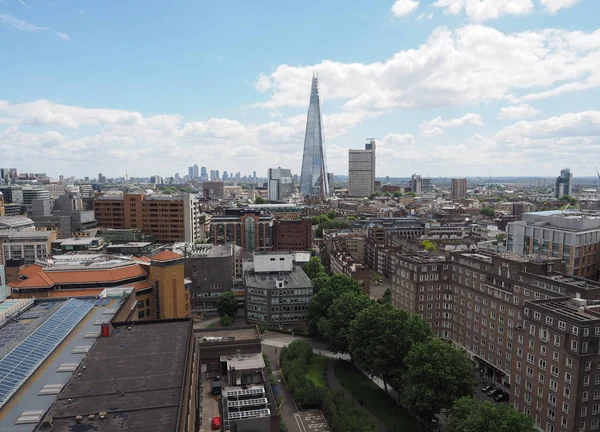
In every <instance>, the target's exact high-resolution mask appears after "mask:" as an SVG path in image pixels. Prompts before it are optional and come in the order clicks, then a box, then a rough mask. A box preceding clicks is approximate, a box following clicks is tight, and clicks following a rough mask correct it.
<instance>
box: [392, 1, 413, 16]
mask: <svg viewBox="0 0 600 432" xmlns="http://www.w3.org/2000/svg"><path fill="white" fill-rule="evenodd" d="M418 7H419V2H418V1H417V0H396V1H395V2H394V4H393V5H392V13H393V14H394V16H397V17H403V16H406V15H410V14H411V13H413V12H414V11H416V10H417V8H418Z"/></svg>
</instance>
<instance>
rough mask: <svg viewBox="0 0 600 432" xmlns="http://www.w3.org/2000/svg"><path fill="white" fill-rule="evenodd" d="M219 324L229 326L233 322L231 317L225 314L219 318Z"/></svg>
mask: <svg viewBox="0 0 600 432" xmlns="http://www.w3.org/2000/svg"><path fill="white" fill-rule="evenodd" d="M219 324H221V326H222V327H229V326H231V325H232V324H233V318H231V317H230V316H229V315H227V314H225V315H223V316H222V317H221V319H220V320H219Z"/></svg>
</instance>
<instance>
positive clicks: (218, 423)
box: [211, 416, 221, 429]
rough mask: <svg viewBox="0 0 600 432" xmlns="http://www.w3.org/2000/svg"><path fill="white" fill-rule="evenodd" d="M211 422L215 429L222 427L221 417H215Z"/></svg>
mask: <svg viewBox="0 0 600 432" xmlns="http://www.w3.org/2000/svg"><path fill="white" fill-rule="evenodd" d="M211 424H212V428H213V429H221V417H219V416H217V417H213V419H212V423H211Z"/></svg>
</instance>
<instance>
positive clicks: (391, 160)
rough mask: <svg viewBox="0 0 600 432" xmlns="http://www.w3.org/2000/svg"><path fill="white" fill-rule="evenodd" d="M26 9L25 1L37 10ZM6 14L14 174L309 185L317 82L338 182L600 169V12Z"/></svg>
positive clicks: (443, 4)
mask: <svg viewBox="0 0 600 432" xmlns="http://www.w3.org/2000/svg"><path fill="white" fill-rule="evenodd" d="M23 2H24V3H23ZM23 2H21V1H19V0H0V47H1V49H0V165H2V166H10V167H17V168H18V169H19V170H20V171H35V172H39V171H43V172H47V173H48V174H49V175H51V176H55V177H57V176H58V175H59V174H65V175H76V176H85V175H88V176H96V175H97V173H98V172H102V173H103V174H104V175H107V176H118V175H122V174H123V172H124V168H123V167H124V164H125V163H124V161H125V158H126V157H127V158H128V160H129V161H134V162H131V164H132V165H133V169H134V170H135V173H136V175H144V176H149V175H152V174H161V175H163V176H170V175H174V174H175V173H176V172H179V173H180V174H182V175H183V174H185V173H186V172H187V166H188V165H190V164H193V163H197V164H198V165H201V166H207V167H208V168H209V169H220V170H221V171H223V170H227V171H241V172H242V173H250V172H251V171H254V170H256V171H257V172H259V173H263V172H264V173H266V170H267V168H269V167H271V166H274V165H276V164H277V163H279V164H280V165H281V166H283V167H289V168H291V169H292V170H293V171H294V172H296V173H298V172H299V169H300V164H301V152H302V146H303V134H304V121H305V116H306V108H307V104H308V96H309V91H310V77H311V75H312V72H313V71H315V70H316V71H317V72H318V74H319V79H320V88H321V99H322V111H323V115H324V129H325V130H324V133H325V139H326V149H327V156H328V163H329V170H330V171H333V172H334V173H336V174H345V173H346V171H347V150H348V149H349V148H359V147H361V146H362V145H363V143H364V140H365V138H366V137H374V138H376V139H377V140H378V143H379V147H378V164H377V170H378V175H390V176H409V175H410V174H412V173H413V172H416V173H420V174H423V175H430V176H438V175H439V176H456V175H488V173H489V171H492V173H493V175H495V176H501V175H540V176H553V175H556V173H557V172H558V171H559V170H560V169H561V168H563V167H565V166H570V167H571V169H572V171H573V172H574V173H575V175H576V176H577V175H582V176H584V175H585V176H588V175H594V173H595V171H594V166H595V165H597V164H600V145H599V144H600V140H599V139H598V136H599V135H600V111H598V105H597V101H598V100H599V96H600V90H599V87H600V30H598V25H599V24H598V21H597V17H598V16H600V2H598V1H596V0H420V1H417V0H398V1H394V0H385V1H384V0H377V1H362V0H360V1H352V2H348V1H347V0H346V1H337V0H328V1H326V2H323V1H303V2H282V1H276V0H273V1H266V0H262V1H261V0H257V1H253V2H247V1H217V2H215V1H213V2H208V1H203V0H195V1H179V2H176V4H171V3H173V2H164V1H153V0H149V1H145V2H141V1H133V0H129V1H123V0H121V1H103V2H92V1H83V0H79V1H77V0H69V1H50V0H23Z"/></svg>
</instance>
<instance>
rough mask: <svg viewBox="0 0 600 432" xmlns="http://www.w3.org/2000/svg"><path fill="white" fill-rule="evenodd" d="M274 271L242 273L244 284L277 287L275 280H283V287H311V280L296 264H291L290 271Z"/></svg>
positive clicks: (257, 286) (252, 286)
mask: <svg viewBox="0 0 600 432" xmlns="http://www.w3.org/2000/svg"><path fill="white" fill-rule="evenodd" d="M279 273H283V272H274V273H263V272H261V273H255V272H251V271H248V272H245V273H244V285H246V286H247V287H250V288H266V289H269V288H272V289H275V288H276V287H277V285H276V282H277V281H284V286H283V288H277V289H285V288H312V286H313V285H312V282H311V281H310V279H309V277H308V276H307V275H306V273H304V271H303V270H302V269H301V268H299V267H298V266H293V267H292V271H291V272H285V273H283V274H279Z"/></svg>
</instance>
